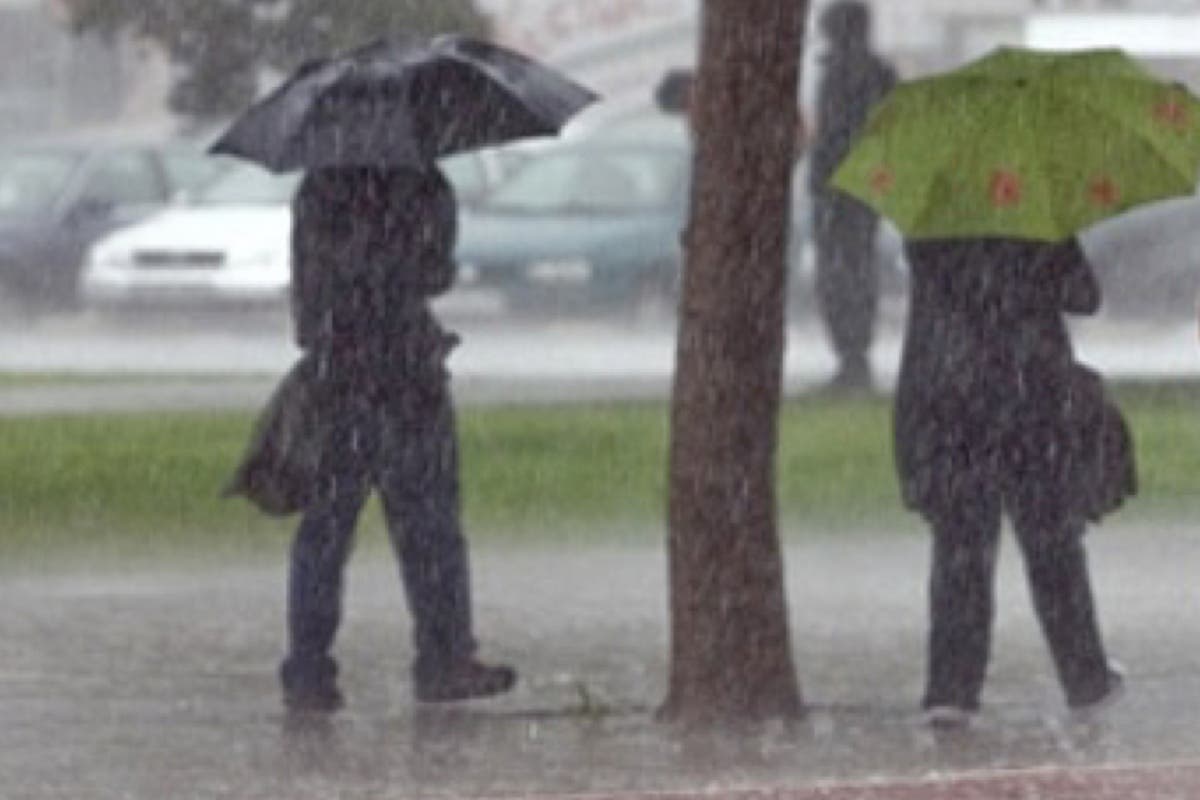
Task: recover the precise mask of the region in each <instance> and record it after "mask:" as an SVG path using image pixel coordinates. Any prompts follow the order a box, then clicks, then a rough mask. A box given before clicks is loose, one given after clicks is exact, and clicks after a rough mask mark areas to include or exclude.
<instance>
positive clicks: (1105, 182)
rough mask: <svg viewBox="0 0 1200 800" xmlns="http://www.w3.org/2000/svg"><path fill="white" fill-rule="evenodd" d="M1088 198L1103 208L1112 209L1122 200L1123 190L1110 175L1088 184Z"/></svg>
mask: <svg viewBox="0 0 1200 800" xmlns="http://www.w3.org/2000/svg"><path fill="white" fill-rule="evenodd" d="M1088 197H1090V198H1091V200H1092V202H1093V203H1095V204H1096V205H1098V206H1101V207H1102V208H1112V207H1113V206H1115V205H1116V204H1117V202H1118V201H1119V200H1120V199H1121V190H1120V189H1118V188H1117V184H1116V182H1115V181H1114V180H1113V179H1112V178H1111V177H1109V176H1108V175H1101V176H1099V177H1097V178H1096V179H1094V180H1093V181H1092V182H1091V183H1090V184H1088Z"/></svg>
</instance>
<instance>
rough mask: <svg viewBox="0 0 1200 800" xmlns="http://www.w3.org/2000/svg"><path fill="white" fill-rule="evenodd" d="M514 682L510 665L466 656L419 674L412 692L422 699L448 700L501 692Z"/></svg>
mask: <svg viewBox="0 0 1200 800" xmlns="http://www.w3.org/2000/svg"><path fill="white" fill-rule="evenodd" d="M516 682H517V672H516V670H514V669H513V668H512V667H509V666H504V665H498V666H487V665H486V664H480V663H479V662H478V661H474V660H467V661H463V662H461V663H460V664H457V665H456V666H454V667H451V668H450V669H446V670H440V671H438V672H432V673H430V674H428V675H424V676H420V677H418V678H417V680H416V685H415V693H416V696H417V700H419V701H421V702H422V703H450V702H454V701H456V700H469V699H471V698H473V697H491V696H492V695H497V694H503V693H504V692H507V691H508V690H510V689H512V687H513V686H514V685H515V684H516Z"/></svg>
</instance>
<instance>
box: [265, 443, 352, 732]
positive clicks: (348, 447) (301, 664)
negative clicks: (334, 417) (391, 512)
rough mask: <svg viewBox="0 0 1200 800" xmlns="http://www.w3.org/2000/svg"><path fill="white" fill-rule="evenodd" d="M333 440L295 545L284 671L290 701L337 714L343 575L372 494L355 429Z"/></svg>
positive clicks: (299, 706)
mask: <svg viewBox="0 0 1200 800" xmlns="http://www.w3.org/2000/svg"><path fill="white" fill-rule="evenodd" d="M343 433H344V434H345V435H344V436H338V435H333V436H331V439H330V446H329V447H328V448H327V451H328V453H329V455H328V456H327V457H325V458H324V459H323V460H322V477H321V478H320V483H319V485H318V487H317V489H316V492H315V495H314V499H313V501H312V503H311V504H310V505H309V507H308V508H307V509H306V510H305V512H304V515H303V516H302V518H301V520H300V524H299V527H298V528H297V530H296V534H295V538H294V539H293V541H292V550H291V562H290V569H289V575H288V595H287V621H288V654H287V657H286V658H285V659H284V660H283V663H282V664H281V665H280V670H279V677H280V682H281V683H282V685H283V690H284V701H285V703H287V705H289V706H290V707H293V708H301V709H305V708H309V709H314V710H334V709H336V708H337V707H339V706H340V705H341V703H342V701H341V694H340V692H339V691H338V689H337V682H336V677H337V662H336V661H334V659H333V657H332V656H331V655H330V651H331V650H332V648H333V641H334V637H335V636H336V635H337V629H338V625H339V623H340V622H341V615H342V583H343V581H342V576H343V571H344V568H345V564H346V559H347V557H348V556H349V553H350V548H351V544H352V542H353V537H354V526H355V523H356V522H357V520H358V515H359V512H360V511H361V509H362V506H363V502H364V500H365V499H366V494H367V491H368V482H367V471H366V467H365V465H364V464H363V463H362V461H361V460H360V459H359V458H358V457H357V451H356V450H355V449H354V447H353V445H354V444H355V443H354V442H353V441H351V439H352V438H354V437H355V436H357V435H358V434H353V433H351V432H350V431H349V430H348V429H347V430H346V431H343Z"/></svg>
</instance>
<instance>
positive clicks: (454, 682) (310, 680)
mask: <svg viewBox="0 0 1200 800" xmlns="http://www.w3.org/2000/svg"><path fill="white" fill-rule="evenodd" d="M294 215H295V223H294V233H293V249H292V252H293V276H294V278H293V313H294V318H295V328H296V340H297V343H298V344H299V345H300V347H301V348H303V349H304V350H305V351H306V353H309V354H311V356H312V358H313V362H314V364H313V368H314V370H315V374H316V375H317V376H318V378H317V382H316V385H317V387H318V388H317V397H318V400H317V403H318V407H319V408H320V412H319V413H320V416H321V418H322V419H323V420H324V435H323V441H322V444H321V448H320V452H321V458H320V465H319V468H318V475H317V480H316V486H315V487H314V488H315V491H314V492H313V496H312V498H311V500H310V502H309V504H308V505H307V507H306V508H305V511H304V514H303V517H302V519H301V521H300V525H299V528H298V530H297V532H296V537H295V541H294V543H293V546H292V559H291V573H290V578H289V587H288V633H289V637H288V641H289V651H288V655H287V658H286V659H285V660H284V662H283V664H282V666H281V669H280V677H281V680H282V683H283V690H284V698H285V702H286V703H287V705H288V706H289V707H291V708H302V709H308V708H315V709H333V708H336V707H338V706H339V705H341V702H342V698H341V695H340V692H339V690H338V688H337V685H336V682H335V676H336V674H337V665H336V662H335V661H334V660H333V658H332V656H331V655H330V650H331V648H332V645H333V639H334V635H335V633H336V630H337V627H338V621H339V618H340V616H341V609H340V600H341V593H342V573H343V570H344V567H345V562H346V559H347V557H348V555H349V552H350V544H351V540H352V537H353V530H354V526H355V523H356V521H357V518H358V515H359V513H360V512H361V510H362V507H363V504H364V502H365V501H366V498H367V494H368V492H369V491H370V489H372V488H374V489H376V490H378V492H379V494H380V498H381V500H382V504H383V509H384V513H385V515H386V519H387V528H388V534H389V536H390V538H391V540H392V545H393V547H394V549H395V551H396V554H397V556H398V557H399V561H400V566H401V570H402V575H403V582H404V588H405V591H406V595H407V599H408V605H409V609H410V611H411V613H412V617H413V622H414V631H413V638H414V644H415V650H416V659H415V662H414V664H413V681H414V688H415V693H416V697H417V699H419V700H423V701H446V700H462V699H466V698H469V697H481V696H487V695H493V694H497V693H500V692H504V691H507V690H509V689H510V688H512V686H513V683H514V681H515V679H516V673H515V671H514V670H513V669H511V668H510V667H507V666H487V665H484V664H481V663H479V662H478V661H476V660H475V657H474V653H475V640H474V637H473V633H472V625H471V596H470V578H469V573H468V565H467V545H466V540H465V539H464V537H463V534H462V530H461V525H460V521H459V484H458V449H457V439H456V434H455V420H454V410H453V406H452V404H451V397H450V391H449V387H448V379H449V375H448V372H447V371H446V368H445V360H446V357H447V355H448V354H449V352H450V351H451V349H452V348H453V347H454V345H455V344H456V342H457V337H455V336H453V335H452V334H449V333H447V332H446V331H444V330H443V329H442V327H441V326H440V325H439V324H438V322H437V320H436V319H435V318H434V316H433V314H432V312H431V311H430V309H429V304H428V300H429V298H431V297H433V296H435V295H437V294H440V293H441V292H444V291H445V290H446V289H448V288H449V287H450V285H451V283H452V282H453V278H454V272H455V269H454V263H453V260H452V249H453V243H454V233H455V201H454V196H453V192H452V190H451V188H450V186H449V184H448V183H447V181H446V178H445V177H444V176H443V175H442V173H441V172H440V170H438V168H437V167H435V166H432V165H430V166H428V167H427V168H425V169H423V170H419V169H412V168H379V167H326V168H321V169H316V170H311V171H309V173H308V174H307V175H306V176H305V178H304V181H303V182H302V184H301V186H300V189H299V191H298V192H297V195H296V199H295V204H294Z"/></svg>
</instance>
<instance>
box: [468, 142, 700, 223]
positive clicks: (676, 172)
mask: <svg viewBox="0 0 1200 800" xmlns="http://www.w3.org/2000/svg"><path fill="white" fill-rule="evenodd" d="M683 165H684V158H683V156H682V154H681V153H675V152H673V151H672V150H669V149H665V148H664V149H661V150H658V149H652V150H638V149H632V148H631V149H621V148H612V149H601V148H588V149H579V150H571V151H565V152H560V153H547V154H543V155H540V156H538V157H534V158H531V159H530V160H529V161H527V162H525V163H524V164H522V165H521V166H519V167H518V168H517V170H516V172H514V173H513V175H512V177H511V178H509V179H508V180H507V181H506V182H505V183H503V184H501V185H500V186H499V187H497V188H496V190H495V191H494V192H493V193H492V194H491V196H490V197H489V198H488V201H487V203H486V205H487V207H488V208H489V209H491V210H495V211H509V212H513V211H515V212H570V213H588V212H597V213H628V212H640V211H652V210H657V209H662V208H664V207H666V206H667V205H668V204H669V203H670V202H671V199H672V198H673V197H675V196H676V194H677V191H678V189H679V183H680V180H681V178H682V177H683Z"/></svg>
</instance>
